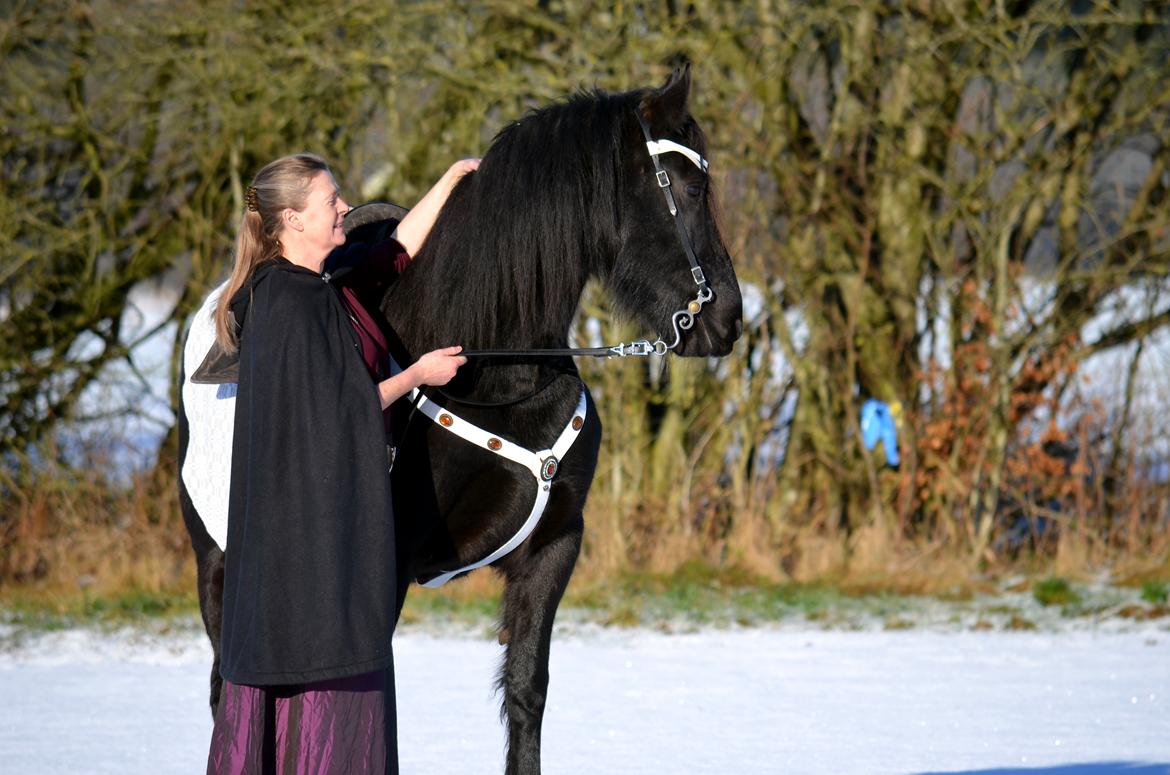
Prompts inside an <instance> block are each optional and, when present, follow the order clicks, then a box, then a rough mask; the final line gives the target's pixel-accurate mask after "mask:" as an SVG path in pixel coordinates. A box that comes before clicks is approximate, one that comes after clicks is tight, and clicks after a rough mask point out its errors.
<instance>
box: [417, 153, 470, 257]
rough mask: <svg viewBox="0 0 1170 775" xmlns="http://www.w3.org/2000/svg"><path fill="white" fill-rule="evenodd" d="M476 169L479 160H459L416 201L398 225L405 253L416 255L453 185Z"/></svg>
mask: <svg viewBox="0 0 1170 775" xmlns="http://www.w3.org/2000/svg"><path fill="white" fill-rule="evenodd" d="M477 169H479V159H460V160H459V161H457V162H455V163H454V164H452V165H451V166H450V167H448V168H447V171H446V172H444V173H443V177H441V178H439V180H438V182H436V183H435V185H433V186H431V190H430V191H428V192H427V193H426V194H424V195H423V198H422V199H420V200H418V204H416V205H415V206H414V207H413V208H411V211H410V212H409V213H407V214H406V217H405V218H403V219H402V223H400V224H398V241H399V242H400V243H402V247H404V248H406V252H407V253H409V254H410V255H412V256H413V255H415V254H416V253H418V250H419V248H421V247H422V244H423V242H425V241H426V238H427V235H428V234H430V233H431V227H432V226H434V225H435V219H436V218H438V217H439V211H440V210H442V209H443V204H444V203H445V202H446V201H447V197H448V196H450V195H451V190H452V189H453V188H455V184H456V183H458V182H459V179H460V178H462V177H463V176H464V175H466V174H467V173H469V172H473V171H475V170H477Z"/></svg>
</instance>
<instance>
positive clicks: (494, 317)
mask: <svg viewBox="0 0 1170 775" xmlns="http://www.w3.org/2000/svg"><path fill="white" fill-rule="evenodd" d="M429 258H430V257H429V256H426V255H421V256H419V258H418V260H417V261H415V262H412V264H411V265H410V267H408V269H407V271H406V272H404V273H403V274H402V276H401V277H400V278H399V279H398V281H397V282H396V283H394V284H393V285H392V286H391V288H390V290H389V291H388V292H387V294H386V298H385V302H384V305H383V312H384V314H385V315H386V317H387V319H388V320H389V321H390V325H391V327H392V328H393V329H394V331H395V333H396V334H397V335H398V337H399V339H400V340H401V342H402V344H403V346H404V347H405V348H406V349H407V350H408V351H409V354H410V355H411V356H412V357H415V358H417V357H418V356H419V355H421V354H422V353H423V352H426V351H428V350H430V349H434V348H435V347H443V346H448V345H453V344H460V345H462V346H464V347H465V348H467V349H471V348H474V349H506V350H524V349H534V348H546V347H557V346H564V343H565V341H566V339H567V336H568V332H569V327H570V326H571V325H572V322H573V316H574V314H575V313H576V310H577V306H578V303H579V302H580V298H581V293H582V291H583V290H584V279H582V281H581V283H580V284H579V286H578V287H573V288H568V289H565V292H564V294H563V295H564V298H559V299H548V300H545V304H547V309H544V310H542V311H541V314H540V315H528V316H527V319H529V320H532V319H541V320H543V323H542V325H540V326H536V327H532V326H527V327H526V326H520V325H517V324H516V323H515V321H516V320H517V319H519V318H520V317H521V316H520V315H519V314H518V313H517V311H515V310H507V309H504V310H501V309H496V308H495V307H496V306H497V305H496V304H494V303H492V302H491V301H490V300H491V299H493V298H495V297H496V296H495V295H494V294H491V293H487V294H484V293H479V294H474V295H472V294H468V297H464V296H463V295H462V294H461V293H460V290H459V289H460V285H461V284H462V283H468V282H476V280H477V278H476V276H475V272H474V269H473V268H468V269H467V270H465V272H463V273H461V274H462V275H463V276H462V277H460V278H444V277H437V276H435V274H436V267H440V266H443V265H444V264H446V263H447V262H442V261H431V260H428V259H429ZM453 279H455V281H453ZM515 281H516V282H525V281H526V280H525V278H523V277H517V278H515ZM471 298H473V299H475V301H471V300H470V299H471ZM477 305H478V306H479V307H481V308H472V307H473V306H477ZM448 307H453V308H456V309H458V310H459V314H451V309H449V308H448ZM550 313H551V314H550Z"/></svg>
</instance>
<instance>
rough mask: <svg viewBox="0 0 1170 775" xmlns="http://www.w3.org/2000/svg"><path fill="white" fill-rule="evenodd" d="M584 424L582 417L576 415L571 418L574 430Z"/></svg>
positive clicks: (579, 428) (577, 429)
mask: <svg viewBox="0 0 1170 775" xmlns="http://www.w3.org/2000/svg"><path fill="white" fill-rule="evenodd" d="M584 424H585V418H584V417H581V416H577V417H574V418H573V430H575V431H579V430H581V426H582V425H584Z"/></svg>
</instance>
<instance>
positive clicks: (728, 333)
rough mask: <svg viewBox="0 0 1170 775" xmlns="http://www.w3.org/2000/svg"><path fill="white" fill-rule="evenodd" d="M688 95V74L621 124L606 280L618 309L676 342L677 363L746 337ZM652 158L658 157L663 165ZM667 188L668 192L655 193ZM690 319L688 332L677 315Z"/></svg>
mask: <svg viewBox="0 0 1170 775" xmlns="http://www.w3.org/2000/svg"><path fill="white" fill-rule="evenodd" d="M690 86H691V76H690V68H689V66H688V67H687V68H685V69H683V70H682V71H681V72H675V73H674V74H673V75H671V77H670V78H669V79H668V80H667V82H666V84H665V85H664V86H663V87H662V88H660V89H656V90H650V91H644V92H639V93H636V95H637V96H638V97H639V100H638V103H637V118H638V119H640V121H639V120H635V117H634V116H631V117H630V120H629V122H628V124H624V126H625V129H626V131H625V136H624V137H623V162H622V170H621V173H620V181H619V192H618V202H617V203H616V204H617V209H618V213H617V215H618V218H619V228H618V232H619V234H618V237H619V240H620V247H619V249H618V251H617V254H616V257H615V258H614V263H613V265H612V267H610V268H609V271H608V272H607V280H608V284H609V286H610V289H611V290H612V292H613V294H614V296H615V297H616V298H617V300H618V302H619V303H620V304H621V305H622V306H623V307H624V308H626V309H628V310H630V311H632V312H633V314H634V316H635V317H637V318H638V319H639V320H641V321H642V322H643V323H645V324H646V325H648V326H652V327H653V328H654V329H655V330H656V331H657V332H658V335H659V337H660V338H661V339H662V340H663V341H664V342H665V343H666V344H667V345H670V344H672V343H673V342H674V341H675V340H676V336H678V337H679V338H678V344H677V346H676V347H675V348H674V350H673V352H674V353H675V354H677V355H685V356H707V355H727V354H728V353H729V352H731V347H732V345H733V344H734V343H735V341H736V340H737V339H738V338H739V336H740V334H741V333H742V331H743V301H742V299H741V297H740V292H739V282H738V280H736V277H735V270H734V269H733V268H732V266H731V257H730V256H729V255H728V253H727V247H726V246H725V245H724V244H723V238H722V237H721V236H720V235H719V227H718V225H717V223H716V218H715V200H714V197H715V194H714V191H713V190H712V188H711V185H710V179H709V178H708V175H707V171H706V166H707V162H706V156H707V149H706V139H705V138H704V136H703V132H702V130H701V129H700V128H699V125H698V123H697V122H696V121H695V119H694V117H693V116H691V114H690V112H689V111H688V110H687V97H688V94H689V92H690ZM647 135H649V137H647ZM647 140H651V141H653V143H648V142H647ZM651 151H658V156H657V165H660V166H656V164H655V157H654V156H653V155H652V153H651ZM663 173H664V174H663ZM667 180H669V186H665V187H664V186H662V185H660V183H665V182H666V181H667ZM664 192H667V193H665V194H664ZM667 194H669V196H667ZM671 202H673V205H674V209H675V210H677V216H675V215H672V214H671ZM676 219H677V221H678V223H676ZM679 224H681V225H682V227H683V229H681V230H680V229H679V228H678V227H679ZM683 232H685V236H684V234H683ZM688 241H689V242H690V246H691V249H692V250H693V256H694V259H695V262H696V263H697V264H698V267H699V271H694V269H693V267H692V261H691V259H690V258H689V257H688V248H687V246H686V243H687V242H688ZM707 299H709V300H707ZM688 307H689V310H688ZM696 309H698V310H699V311H698V312H697V313H696V312H695V310H696ZM688 311H689V313H690V315H693V323H692V322H691V321H690V320H689V319H688V318H689V316H688V315H687V314H681V315H680V314H678V313H680V312H688ZM688 323H691V325H690V327H689V329H688V328H686V326H687V325H688ZM676 325H678V326H679V327H680V330H679V331H678V333H677V335H676Z"/></svg>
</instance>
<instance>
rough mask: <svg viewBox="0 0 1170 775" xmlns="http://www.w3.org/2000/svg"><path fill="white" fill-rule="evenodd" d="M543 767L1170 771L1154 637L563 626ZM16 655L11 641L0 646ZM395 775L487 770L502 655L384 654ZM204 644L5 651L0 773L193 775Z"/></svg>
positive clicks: (111, 638) (155, 640) (414, 630)
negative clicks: (394, 712)
mask: <svg viewBox="0 0 1170 775" xmlns="http://www.w3.org/2000/svg"><path fill="white" fill-rule="evenodd" d="M560 629H561V631H560V632H558V633H557V635H556V637H555V638H554V641H553V649H552V661H551V666H550V670H551V687H550V693H549V705H548V708H547V711H546V716H545V723H544V736H543V739H544V755H543V762H544V772H545V773H549V774H551V775H557V774H558V773H564V774H568V773H584V772H605V773H675V772H687V773H712V774H715V773H719V774H720V775H722V774H723V773H983V774H985V775H989V774H990V773H1047V774H1048V775H1054V774H1057V773H1059V774H1060V775H1073V774H1074V773H1077V774H1084V773H1091V774H1092V775H1106V773H1127V774H1128V775H1135V774H1136V775H1153V773H1160V774H1162V775H1165V774H1166V773H1170V627H1168V626H1167V625H1166V624H1165V623H1163V624H1161V625H1157V624H1155V623H1147V624H1144V625H1140V626H1138V625H1135V626H1133V627H1127V628H1112V629H1110V628H1095V627H1090V628H1083V629H1065V630H1063V631H1059V630H1058V631H1052V632H1004V631H996V632H983V631H970V630H956V631H946V630H939V629H925V630H923V629H911V630H895V631H885V630H879V629H865V630H861V631H842V630H818V629H813V625H811V624H804V625H801V626H798V627H791V626H790V627H784V628H769V627H759V628H755V629H731V630H703V631H699V632H695V633H690V634H663V633H659V632H655V631H650V630H613V629H605V628H600V627H590V626H582V627H576V628H574V627H569V628H560ZM9 640H10V641H11V640H12V639H11V638H9ZM395 644H396V645H395V653H396V659H397V674H398V676H397V684H398V706H399V714H400V720H399V741H400V742H399V745H400V751H401V761H402V771H403V772H404V773H408V774H409V773H434V772H459V773H497V772H501V771H502V769H503V765H502V762H503V745H504V736H503V729H502V727H501V725H500V723H499V720H498V715H497V714H498V698H497V697H496V696H495V695H494V693H493V690H492V684H493V679H494V676H495V672H496V668H497V665H498V662H499V656H500V652H501V648H500V647H499V646H498V645H497V644H496V643H495V642H494V640H489V639H488V638H487V637H485V636H484V635H483V633H481V632H466V631H464V632H454V633H453V632H435V631H434V630H433V629H430V630H428V629H425V628H420V627H418V626H411V627H407V628H404V629H403V630H402V631H400V633H399V634H398V635H396V638H395ZM209 664H210V649H209V648H208V646H207V644H206V640H205V639H204V638H203V636H202V634H201V633H198V632H194V631H192V630H191V629H190V628H187V629H185V630H182V629H181V630H180V631H179V632H171V633H170V634H164V635H149V634H145V633H142V632H137V631H129V630H127V631H119V632H112V633H111V632H106V633H102V632H98V631H94V630H80V629H79V630H69V631H65V632H55V633H54V632H50V633H44V634H40V635H33V636H27V637H24V638H23V639H20V640H18V641H16V642H15V643H11V642H10V643H9V645H8V646H7V648H5V649H4V650H3V651H2V652H0V693H2V695H3V697H4V698H5V702H4V703H3V704H2V705H0V751H3V755H2V758H0V769H3V771H4V772H11V773H83V772H84V773H115V772H116V773H189V772H198V771H201V770H202V767H203V763H204V761H205V758H206V749H207V744H208V739H209V735H210V729H211V722H210V718H209V714H208V711H207V709H206V705H205V702H206V679H207V672H208V666H209Z"/></svg>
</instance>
